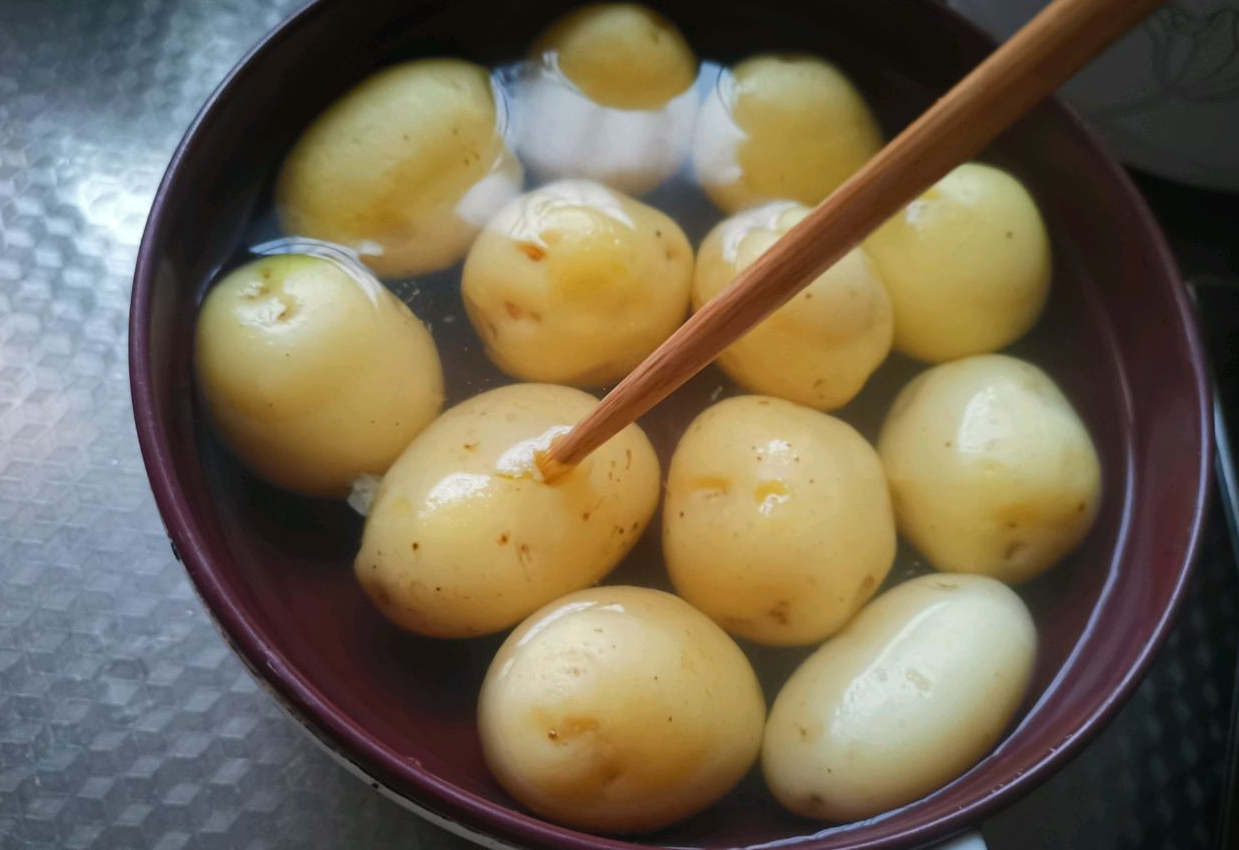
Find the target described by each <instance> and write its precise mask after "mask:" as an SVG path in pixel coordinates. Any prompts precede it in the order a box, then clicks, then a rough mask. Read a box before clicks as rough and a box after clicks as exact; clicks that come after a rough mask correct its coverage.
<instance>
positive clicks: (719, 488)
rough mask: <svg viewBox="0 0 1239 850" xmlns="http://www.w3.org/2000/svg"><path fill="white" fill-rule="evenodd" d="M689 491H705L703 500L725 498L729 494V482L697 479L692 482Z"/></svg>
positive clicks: (708, 478)
mask: <svg viewBox="0 0 1239 850" xmlns="http://www.w3.org/2000/svg"><path fill="white" fill-rule="evenodd" d="M691 489H693V490H705V491H706V493H705V498H707V499H713V498H716V497H718V496H726V495H727V494H728V493H729V492H731V482H730V481H728V480H727V479H726V478H720V477H717V476H707V477H705V478H698V479H697V480H696V481H694V482H693V484H692V486H691Z"/></svg>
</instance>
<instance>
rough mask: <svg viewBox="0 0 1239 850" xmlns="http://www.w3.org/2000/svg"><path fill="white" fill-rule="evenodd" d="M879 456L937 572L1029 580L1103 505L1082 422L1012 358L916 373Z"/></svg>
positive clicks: (1043, 378) (900, 515)
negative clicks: (938, 570) (978, 574)
mask: <svg viewBox="0 0 1239 850" xmlns="http://www.w3.org/2000/svg"><path fill="white" fill-rule="evenodd" d="M878 452H879V454H880V455H881V457H882V463H883V466H884V467H885V469H886V475H887V479H888V480H889V481H890V488H891V497H892V499H893V501H894V504H895V517H896V519H897V521H898V523H899V530H900V532H901V533H902V534H903V535H904V536H905V537H907V538H908V540H909V542H911V543H912V545H913V546H915V547H916V548H917V549H919V550H920V551H921V553H922V554H923V555H924V556H925V557H926V558H927V559H928V560H929V561H930V562H931V563H932V564H933V565H934V566H935V567H937V568H938V569H940V570H943V571H946V572H963V573H981V574H983V575H988V576H990V577H992V578H996V579H1001V580H1002V581H1005V582H1010V583H1019V582H1023V581H1027V580H1028V579H1031V578H1033V577H1034V576H1037V575H1039V574H1041V573H1042V572H1044V571H1045V570H1047V569H1049V568H1050V567H1052V566H1053V565H1054V564H1055V563H1057V562H1058V561H1059V560H1060V559H1062V558H1063V557H1064V556H1065V555H1066V554H1067V553H1069V552H1070V551H1071V550H1072V549H1074V548H1075V547H1076V546H1077V545H1079V543H1080V541H1081V540H1083V539H1084V536H1085V535H1086V534H1087V533H1088V530H1089V529H1090V528H1091V527H1092V525H1093V521H1094V520H1095V519H1096V517H1097V511H1098V509H1099V506H1100V503H1101V464H1100V461H1099V460H1098V458H1097V450H1096V448H1095V447H1094V446H1093V441H1092V439H1091V437H1090V436H1089V433H1088V430H1087V429H1086V428H1085V427H1084V423H1083V422H1081V421H1080V417H1079V415H1078V414H1077V413H1076V412H1075V410H1074V409H1073V408H1072V406H1071V403H1070V402H1069V401H1068V400H1067V399H1066V398H1065V397H1064V396H1063V394H1062V392H1061V391H1059V389H1058V387H1057V385H1055V383H1054V381H1053V380H1052V379H1051V378H1050V377H1049V376H1048V375H1046V374H1045V373H1044V372H1042V371H1041V370H1040V369H1039V368H1037V367H1036V366H1034V365H1033V364H1031V363H1026V362H1024V361H1022V360H1018V359H1016V358H1014V357H1007V356H1005V355H999V354H990V355H979V356H977V357H969V358H965V359H963V360H957V361H955V362H953V363H945V364H942V365H940V366H935V367H934V368H932V369H929V370H928V371H926V372H924V373H922V374H921V375H920V376H918V377H917V378H916V379H914V380H913V381H912V382H911V383H909V384H908V386H906V387H904V389H903V390H902V391H901V392H900V394H899V395H898V396H897V397H896V399H895V402H894V404H893V405H892V407H891V411H890V413H889V414H888V415H887V418H886V422H885V424H884V425H883V427H882V433H881V436H880V438H879V440H878Z"/></svg>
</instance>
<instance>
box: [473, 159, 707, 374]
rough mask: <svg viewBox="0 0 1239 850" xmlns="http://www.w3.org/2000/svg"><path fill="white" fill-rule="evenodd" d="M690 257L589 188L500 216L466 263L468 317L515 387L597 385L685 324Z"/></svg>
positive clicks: (543, 196)
mask: <svg viewBox="0 0 1239 850" xmlns="http://www.w3.org/2000/svg"><path fill="white" fill-rule="evenodd" d="M692 273H693V251H692V247H691V246H690V245H689V244H688V239H687V238H685V236H684V233H683V231H681V230H680V228H679V226H677V225H676V223H675V222H674V221H672V220H671V219H670V218H668V217H667V216H666V215H664V214H662V213H661V212H659V211H658V210H656V209H654V208H652V207H647V206H645V205H644V204H642V203H639V202H637V201H634V200H632V199H631V198H628V197H625V196H624V195H621V194H619V193H617V192H613V191H611V190H610V189H608V188H606V187H605V186H601V185H599V184H597V183H593V182H590V181H586V180H564V181H560V182H558V183H552V184H550V185H547V186H543V187H542V188H540V189H536V190H534V191H532V192H529V193H527V194H525V195H522V196H521V197H519V198H517V199H516V200H515V201H513V202H512V203H511V204H509V205H508V206H506V207H505V208H504V209H502V210H501V211H500V212H499V213H498V215H496V216H495V218H494V219H493V220H492V221H491V222H490V223H489V224H488V225H487V226H486V228H485V229H484V230H483V231H482V232H481V233H480V234H479V235H478V238H477V241H476V242H474V244H473V247H472V248H471V249H470V251H469V257H468V259H467V260H466V261H465V269H464V276H463V279H462V284H461V289H462V294H463V295H464V301H465V308H466V310H467V311H468V314H469V318H470V319H471V320H472V322H473V326H474V328H475V329H476V330H477V332H478V335H479V336H481V337H482V340H483V341H484V342H485V344H486V351H487V353H488V354H489V355H490V358H491V359H492V360H493V361H494V362H495V364H496V365H497V366H498V367H499V368H500V369H502V370H503V371H505V372H507V373H508V374H509V375H513V376H515V377H518V378H522V379H525V380H529V381H548V382H552V383H557V384H571V385H574V386H600V385H603V384H607V383H610V382H612V381H615V380H617V379H619V378H621V377H623V376H624V375H626V374H627V373H628V372H629V371H630V370H631V369H632V368H633V367H634V366H636V365H637V364H638V363H640V362H641V360H642V359H643V358H644V357H645V356H646V355H647V354H649V353H650V352H651V351H653V350H654V349H655V348H656V347H657V346H658V344H659V343H660V342H662V341H663V340H664V339H666V338H667V337H668V336H669V335H670V334H671V332H672V331H674V330H675V329H676V328H677V327H678V326H679V324H680V322H682V321H683V320H684V314H685V313H686V312H687V310H688V298H689V288H690V287H691V285H692Z"/></svg>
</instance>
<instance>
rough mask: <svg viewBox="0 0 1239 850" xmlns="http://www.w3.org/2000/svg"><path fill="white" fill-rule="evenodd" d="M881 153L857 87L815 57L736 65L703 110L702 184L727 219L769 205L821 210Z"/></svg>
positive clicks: (775, 57) (699, 138)
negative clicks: (791, 204)
mask: <svg viewBox="0 0 1239 850" xmlns="http://www.w3.org/2000/svg"><path fill="white" fill-rule="evenodd" d="M881 146H882V131H881V129H880V128H879V127H878V122H877V119H875V118H874V116H873V113H871V112H870V111H869V107H868V105H866V103H865V100H864V98H863V97H861V95H860V92H858V91H857V90H856V88H855V86H853V85H852V83H851V82H850V81H849V80H848V78H847V77H845V76H844V75H843V74H842V73H841V72H840V71H839V70H838V69H837V68H835V67H834V66H833V65H831V64H829V63H827V62H823V61H822V60H821V59H818V58H816V57H814V56H805V55H798V54H766V55H761V56H754V57H753V58H751V59H747V60H745V61H744V62H741V63H740V64H739V65H736V66H735V67H734V68H732V69H731V71H730V72H725V73H724V75H723V76H722V77H721V78H720V80H719V84H718V87H717V90H716V91H715V92H714V93H713V94H712V95H711V96H710V97H708V98H707V99H706V101H705V103H704V104H702V110H701V114H700V117H699V118H698V121H697V133H696V138H695V140H694V143H693V161H694V164H695V167H696V171H697V179H698V181H699V182H700V183H701V186H702V188H703V189H705V192H706V194H707V195H709V196H710V200H712V201H714V203H715V204H717V205H718V206H719V207H721V208H722V209H723V210H724V211H726V212H728V213H733V212H737V211H739V210H742V209H745V208H747V207H751V206H755V205H757V204H760V203H764V202H766V201H771V200H778V199H786V200H794V201H800V202H801V203H803V204H816V203H817V202H818V201H820V200H822V199H823V198H825V197H826V196H827V195H829V194H830V193H831V192H832V191H834V189H835V187H837V186H838V185H839V184H840V183H842V182H843V181H844V180H846V179H847V178H848V177H849V176H851V174H852V172H854V171H856V170H857V169H858V168H860V167H861V166H862V165H864V164H865V162H866V161H867V160H868V159H869V158H870V157H871V156H873V155H874V154H875V153H877V152H878V149H879V148H880V147H881Z"/></svg>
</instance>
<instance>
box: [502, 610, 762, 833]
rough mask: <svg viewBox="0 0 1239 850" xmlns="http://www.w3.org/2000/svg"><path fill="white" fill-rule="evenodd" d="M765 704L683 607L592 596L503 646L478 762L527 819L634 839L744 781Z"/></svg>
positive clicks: (525, 627)
mask: <svg viewBox="0 0 1239 850" xmlns="http://www.w3.org/2000/svg"><path fill="white" fill-rule="evenodd" d="M764 718H765V703H764V701H763V699H762V694H761V690H760V688H759V687H758V684H757V678H756V676H755V675H754V674H753V669H752V667H751V666H750V665H749V662H748V659H747V658H745V656H744V653H743V652H741V651H740V648H739V647H738V646H736V644H735V643H734V642H733V641H732V640H731V638H729V637H728V636H727V635H726V634H725V633H724V632H723V631H722V629H720V628H719V627H718V626H716V625H715V624H714V623H712V622H711V621H710V620H709V619H708V618H707V617H706V616H705V615H703V614H701V613H700V612H699V611H697V610H696V609H694V608H693V607H692V606H691V605H689V604H688V603H686V602H684V601H683V600H681V599H679V598H677V597H675V596H672V595H671V594H669V593H663V592H661V591H658V590H650V589H647V588H642V587H599V588H593V589H591V590H583V591H580V592H579V593H574V594H571V595H569V596H566V597H564V598H562V599H559V600H556V601H555V602H552V603H551V604H550V605H547V606H546V607H545V608H543V609H542V610H541V611H538V612H537V613H536V614H534V615H532V616H531V617H529V619H527V620H526V621H525V622H524V623H522V624H521V625H520V626H519V627H518V628H517V629H516V630H515V631H513V632H512V634H511V635H509V637H508V639H507V640H506V641H505V642H504V644H503V646H502V647H501V648H500V650H499V652H498V654H497V655H496V656H495V659H494V661H493V662H492V663H491V666H490V670H489V672H488V673H487V675H486V680H485V683H484V684H483V685H482V695H481V699H480V701H479V704H478V726H479V729H480V732H481V736H482V746H483V750H484V752H485V754H486V761H487V763H488V764H489V765H490V768H491V770H492V772H493V773H494V774H495V777H496V778H497V779H498V780H499V782H500V784H502V785H503V787H504V788H506V789H507V790H508V792H509V793H510V794H511V795H512V796H513V797H515V798H516V799H517V800H519V801H520V802H521V803H523V804H525V805H526V806H528V807H529V808H531V809H533V810H534V811H535V812H536V813H538V814H540V815H542V816H544V817H547V818H550V819H552V820H554V821H556V822H558V823H563V824H567V825H569V826H574V827H577V828H578V829H586V830H595V831H602V832H645V831H649V830H653V829H658V828H660V827H663V826H666V825H668V824H671V823H674V822H675V821H678V820H681V819H683V818H685V817H688V816H689V815H692V814H695V813H696V812H697V811H699V810H701V809H702V808H704V807H706V806H708V805H709V804H710V803H712V802H714V801H715V800H717V799H718V798H719V797H721V796H722V795H723V794H725V793H727V791H728V790H730V789H731V787H732V786H733V785H735V784H736V782H738V781H739V780H740V778H741V777H742V776H743V775H744V774H745V773H746V772H747V771H748V769H749V767H750V766H751V765H752V764H753V762H754V761H755V759H756V758H757V752H758V749H759V747H760V745H761V735H762V722H763V720H764Z"/></svg>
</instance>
